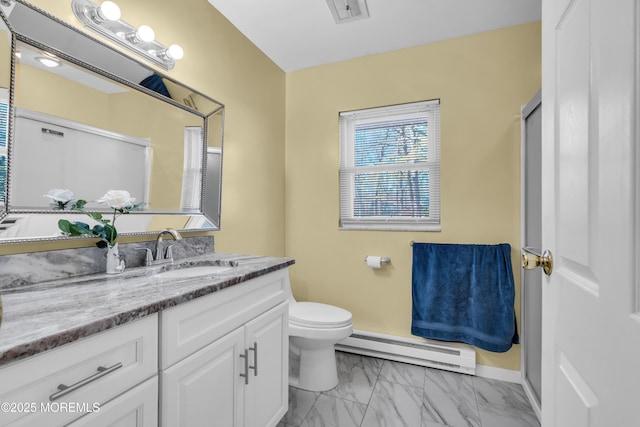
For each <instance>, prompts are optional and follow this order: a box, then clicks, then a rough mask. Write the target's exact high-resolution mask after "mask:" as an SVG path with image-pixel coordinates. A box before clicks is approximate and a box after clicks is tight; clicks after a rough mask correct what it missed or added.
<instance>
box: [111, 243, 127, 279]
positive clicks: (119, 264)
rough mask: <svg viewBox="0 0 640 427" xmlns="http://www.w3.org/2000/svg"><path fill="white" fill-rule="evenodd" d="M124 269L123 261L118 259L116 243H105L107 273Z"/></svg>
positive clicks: (117, 272) (118, 272) (116, 272)
mask: <svg viewBox="0 0 640 427" xmlns="http://www.w3.org/2000/svg"><path fill="white" fill-rule="evenodd" d="M123 271H124V261H123V260H121V259H120V253H119V252H118V244H117V243H115V244H114V245H113V246H111V245H107V274H120V273H122V272H123Z"/></svg>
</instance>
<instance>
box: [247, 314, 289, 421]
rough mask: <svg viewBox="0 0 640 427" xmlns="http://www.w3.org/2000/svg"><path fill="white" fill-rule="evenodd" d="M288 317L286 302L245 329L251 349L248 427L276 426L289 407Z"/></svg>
mask: <svg viewBox="0 0 640 427" xmlns="http://www.w3.org/2000/svg"><path fill="white" fill-rule="evenodd" d="M288 318H289V305H288V303H286V302H285V303H282V304H280V305H278V306H276V307H274V308H272V309H271V310H269V311H267V312H266V313H264V314H262V315H261V316H258V317H257V318H255V319H254V320H252V321H250V322H248V323H247V324H246V326H245V348H247V349H249V381H248V384H247V386H246V389H245V415H244V416H245V426H246V427H272V426H275V425H277V424H278V422H279V421H280V419H281V418H282V417H283V416H284V414H285V413H286V412H287V409H288V407H289V397H288V388H289V386H288V380H289V373H288V366H289V365H288V357H289V339H288V334H287V327H288Z"/></svg>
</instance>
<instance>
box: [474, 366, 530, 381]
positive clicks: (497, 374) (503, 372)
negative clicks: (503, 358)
mask: <svg viewBox="0 0 640 427" xmlns="http://www.w3.org/2000/svg"><path fill="white" fill-rule="evenodd" d="M476 376H478V377H482V378H489V379H491V380H500V381H507V382H510V383H516V384H520V383H521V382H522V378H521V374H520V371H514V370H511V369H504V368H496V367H495V366H487V365H476Z"/></svg>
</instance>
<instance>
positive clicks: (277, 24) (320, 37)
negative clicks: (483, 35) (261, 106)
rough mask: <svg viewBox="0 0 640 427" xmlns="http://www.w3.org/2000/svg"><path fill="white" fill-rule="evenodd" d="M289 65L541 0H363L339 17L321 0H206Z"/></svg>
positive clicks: (480, 26) (503, 18) (527, 9)
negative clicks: (356, 10) (354, 12)
mask: <svg viewBox="0 0 640 427" xmlns="http://www.w3.org/2000/svg"><path fill="white" fill-rule="evenodd" d="M208 1H209V3H211V4H212V5H213V6H214V7H215V8H216V9H218V10H219V11H220V13H222V14H223V15H224V16H225V17H226V18H227V19H228V20H229V21H230V22H231V23H232V24H233V25H235V26H236V27H237V28H238V29H239V30H240V31H241V32H242V33H243V34H244V35H245V36H247V38H249V40H251V41H252V42H253V43H254V44H255V45H256V46H257V47H258V48H259V49H260V50H262V52H264V53H265V54H266V55H267V56H268V57H269V58H271V60H272V61H273V62H275V63H276V64H277V65H278V66H279V67H280V68H282V69H283V70H284V71H286V72H290V71H295V70H299V69H303V68H308V67H313V66H316V65H321V64H329V63H333V62H339V61H344V60H347V59H352V58H357V57H361V56H367V55H373V54H377V53H382V52H388V51H392V50H397V49H402V48H406V47H411V46H419V45H422V44H426V43H432V42H436V41H441V40H445V39H449V38H455V37H461V36H465V35H469V34H475V33H479V32H483V31H489V30H494V29H497V28H503V27H509V26H513V25H519V24H524V23H527V22H533V21H538V20H540V13H541V12H540V8H541V6H540V5H541V0H367V8H368V10H369V15H370V17H369V18H368V19H362V20H357V21H352V22H346V23H341V24H336V22H335V20H334V18H333V15H332V14H331V11H330V10H329V6H328V5H327V2H326V0H208Z"/></svg>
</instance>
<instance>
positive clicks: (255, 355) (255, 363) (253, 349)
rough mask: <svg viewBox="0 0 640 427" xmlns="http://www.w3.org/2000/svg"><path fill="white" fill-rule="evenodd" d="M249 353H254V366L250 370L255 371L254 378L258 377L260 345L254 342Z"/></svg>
mask: <svg viewBox="0 0 640 427" xmlns="http://www.w3.org/2000/svg"><path fill="white" fill-rule="evenodd" d="M249 351H253V366H249V369H253V376H254V377H257V376H258V343H257V342H255V341H254V342H253V347H249Z"/></svg>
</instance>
